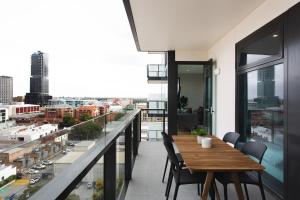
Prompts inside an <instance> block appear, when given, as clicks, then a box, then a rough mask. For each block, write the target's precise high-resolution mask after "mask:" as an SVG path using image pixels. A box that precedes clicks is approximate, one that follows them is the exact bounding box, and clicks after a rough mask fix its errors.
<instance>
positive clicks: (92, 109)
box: [75, 106, 99, 120]
mask: <svg viewBox="0 0 300 200" xmlns="http://www.w3.org/2000/svg"><path fill="white" fill-rule="evenodd" d="M83 113H87V114H88V115H90V116H91V117H96V116H97V115H99V109H98V107H97V106H80V107H79V108H77V109H76V110H75V118H76V119H77V120H79V119H80V116H81V115H82V114H83Z"/></svg>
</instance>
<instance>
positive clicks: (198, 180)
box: [164, 141, 206, 200]
mask: <svg viewBox="0 0 300 200" xmlns="http://www.w3.org/2000/svg"><path fill="white" fill-rule="evenodd" d="M164 146H165V148H166V150H167V152H168V157H169V159H170V161H171V168H170V175H169V178H168V183H167V187H166V199H168V198H169V194H170V190H171V187H172V180H173V177H174V180H175V183H176V187H175V192H174V197H173V200H176V198H177V194H178V189H179V186H180V185H186V184H198V187H197V188H198V194H199V193H200V192H199V185H200V184H204V182H205V178H206V173H194V174H191V173H190V171H189V170H188V169H185V168H183V167H182V166H181V165H180V162H179V160H178V158H177V156H176V154H175V150H174V147H173V144H172V143H171V142H170V141H167V142H164Z"/></svg>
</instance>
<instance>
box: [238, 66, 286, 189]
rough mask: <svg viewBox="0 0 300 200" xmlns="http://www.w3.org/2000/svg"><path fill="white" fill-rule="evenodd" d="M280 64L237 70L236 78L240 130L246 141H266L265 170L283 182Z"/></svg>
mask: <svg viewBox="0 0 300 200" xmlns="http://www.w3.org/2000/svg"><path fill="white" fill-rule="evenodd" d="M283 75H284V65H283V64H276V65H271V66H268V67H265V68H261V69H257V70H254V71H248V72H245V73H241V74H240V75H239V76H238V79H239V80H238V81H239V88H238V89H239V94H240V95H239V98H240V99H239V105H240V108H239V111H240V116H239V123H240V126H239V127H240V133H241V134H242V135H243V136H244V139H245V140H246V142H250V141H258V142H262V143H264V144H266V145H267V147H268V149H267V151H266V153H265V155H264V158H263V162H262V164H263V166H265V168H266V169H265V171H266V172H267V174H269V175H270V176H271V177H272V178H274V179H275V182H277V186H279V187H281V186H280V185H282V184H283V182H284V176H283V174H284V173H283V166H284V159H283V155H284V153H283V152H284V76H283Z"/></svg>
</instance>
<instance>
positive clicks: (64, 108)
mask: <svg viewBox="0 0 300 200" xmlns="http://www.w3.org/2000/svg"><path fill="white" fill-rule="evenodd" d="M68 115H69V116H72V117H73V116H74V113H73V108H72V107H71V106H69V105H60V106H51V107H47V108H45V119H46V120H47V121H51V122H61V121H62V120H63V118H64V117H65V116H68Z"/></svg>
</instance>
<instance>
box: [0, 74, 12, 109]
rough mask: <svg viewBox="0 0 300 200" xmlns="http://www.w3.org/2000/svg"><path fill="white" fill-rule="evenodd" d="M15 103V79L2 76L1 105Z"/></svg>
mask: <svg viewBox="0 0 300 200" xmlns="http://www.w3.org/2000/svg"><path fill="white" fill-rule="evenodd" d="M12 101H13V78H12V77H10V76H0V103H4V104H5V103H11V102H12Z"/></svg>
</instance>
